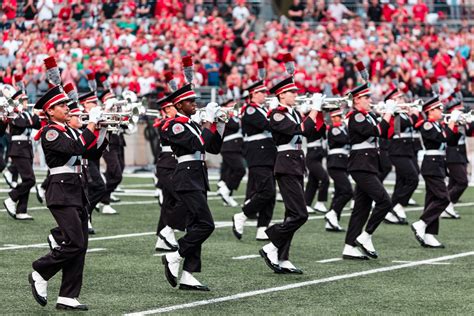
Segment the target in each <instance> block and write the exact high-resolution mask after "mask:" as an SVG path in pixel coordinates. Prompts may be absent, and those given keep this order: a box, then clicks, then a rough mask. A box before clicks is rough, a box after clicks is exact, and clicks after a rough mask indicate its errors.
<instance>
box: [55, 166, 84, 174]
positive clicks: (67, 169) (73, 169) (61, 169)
mask: <svg viewBox="0 0 474 316" xmlns="http://www.w3.org/2000/svg"><path fill="white" fill-rule="evenodd" d="M81 171H82V170H81V166H80V165H78V166H61V167H55V168H50V169H49V174H50V175H55V174H61V173H81Z"/></svg>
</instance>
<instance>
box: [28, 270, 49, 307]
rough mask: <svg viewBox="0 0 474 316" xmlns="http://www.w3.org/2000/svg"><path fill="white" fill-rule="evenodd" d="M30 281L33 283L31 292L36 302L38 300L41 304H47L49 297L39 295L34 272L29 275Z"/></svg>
mask: <svg viewBox="0 0 474 316" xmlns="http://www.w3.org/2000/svg"><path fill="white" fill-rule="evenodd" d="M28 281H29V282H30V284H31V292H32V293H33V297H34V298H35V300H36V302H38V304H40V305H41V306H46V304H47V303H48V299H47V298H46V297H43V296H41V295H39V294H38V292H36V288H35V280H33V273H30V274H29V275H28Z"/></svg>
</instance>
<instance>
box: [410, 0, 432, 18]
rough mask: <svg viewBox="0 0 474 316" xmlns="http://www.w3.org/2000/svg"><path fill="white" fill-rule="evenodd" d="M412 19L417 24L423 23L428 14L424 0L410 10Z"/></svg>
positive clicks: (419, 0) (420, 0)
mask: <svg viewBox="0 0 474 316" xmlns="http://www.w3.org/2000/svg"><path fill="white" fill-rule="evenodd" d="M412 12H413V19H414V20H415V21H418V22H425V19H426V15H427V14H428V13H429V12H430V11H429V9H428V6H427V5H426V4H425V2H424V0H418V2H417V3H416V4H415V5H414V6H413V8H412Z"/></svg>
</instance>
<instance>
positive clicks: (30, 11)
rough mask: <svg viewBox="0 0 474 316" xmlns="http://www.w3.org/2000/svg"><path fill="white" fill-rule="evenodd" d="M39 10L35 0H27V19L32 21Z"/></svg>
mask: <svg viewBox="0 0 474 316" xmlns="http://www.w3.org/2000/svg"><path fill="white" fill-rule="evenodd" d="M37 12H38V10H37V9H36V6H35V4H34V0H27V1H26V3H25V5H24V6H23V15H24V17H25V19H26V20H27V21H32V20H33V19H34V18H35V15H36V13H37Z"/></svg>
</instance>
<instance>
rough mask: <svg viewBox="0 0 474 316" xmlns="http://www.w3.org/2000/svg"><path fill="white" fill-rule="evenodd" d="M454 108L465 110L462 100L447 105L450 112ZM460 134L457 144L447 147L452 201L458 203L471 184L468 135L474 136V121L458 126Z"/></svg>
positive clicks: (449, 189) (450, 198)
mask: <svg viewBox="0 0 474 316" xmlns="http://www.w3.org/2000/svg"><path fill="white" fill-rule="evenodd" d="M454 110H460V111H462V110H463V106H462V104H461V102H460V101H455V102H453V103H451V104H450V105H449V106H448V107H447V111H448V112H452V111H454ZM457 130H458V132H459V134H460V137H459V140H458V142H457V144H455V145H454V146H452V145H451V144H450V143H448V146H447V148H446V167H447V168H448V175H449V182H448V192H449V200H450V201H451V203H453V204H456V203H457V202H458V201H459V198H460V197H461V196H462V194H463V193H464V191H465V190H466V189H467V187H468V185H469V179H468V176H467V164H468V163H469V160H468V158H467V151H466V137H472V136H474V122H470V123H467V124H464V125H460V126H458V127H457Z"/></svg>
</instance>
